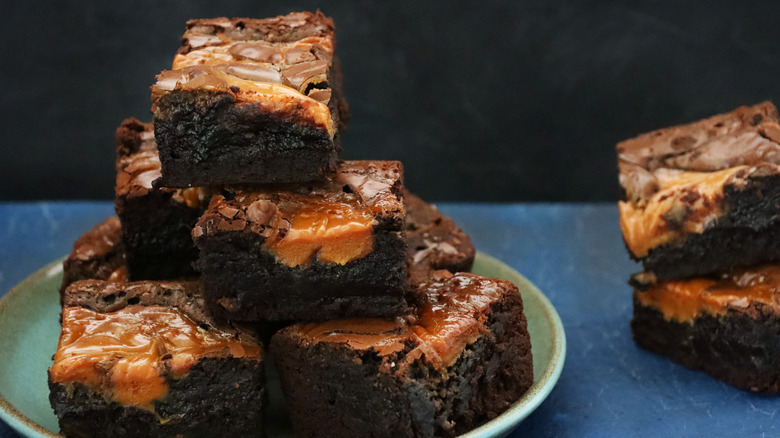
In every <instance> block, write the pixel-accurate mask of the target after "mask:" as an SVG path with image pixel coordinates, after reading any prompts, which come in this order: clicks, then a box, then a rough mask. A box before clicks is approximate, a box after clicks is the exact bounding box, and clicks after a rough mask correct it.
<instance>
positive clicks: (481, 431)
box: [0, 253, 566, 438]
mask: <svg viewBox="0 0 780 438" xmlns="http://www.w3.org/2000/svg"><path fill="white" fill-rule="evenodd" d="M473 271H474V272H475V273H477V274H482V275H487V276H490V277H498V278H503V279H506V280H509V281H511V282H513V283H514V284H516V285H517V287H518V288H520V292H522V294H523V302H524V305H525V313H526V317H527V318H528V331H529V332H530V334H531V344H532V349H533V355H534V383H533V386H531V388H530V389H529V390H528V392H527V393H526V394H525V395H523V397H522V398H521V399H520V400H518V401H517V402H516V403H515V404H514V405H512V407H511V408H510V409H509V410H507V411H506V412H504V413H503V414H502V415H500V416H499V417H498V418H496V419H494V420H493V421H490V422H489V423H486V424H484V425H483V426H481V427H479V428H477V429H475V430H473V431H471V432H469V433H467V434H466V435H464V437H470V438H476V437H480V438H487V437H504V436H506V435H508V434H509V433H510V432H511V431H512V429H514V428H515V427H516V426H517V425H518V424H520V422H521V421H522V420H523V419H524V418H525V417H527V416H528V414H530V413H531V412H533V410H534V409H536V407H537V406H539V404H541V403H542V401H543V400H544V399H545V398H546V397H547V395H548V394H549V393H550V391H552V388H553V386H555V383H556V382H557V381H558V377H559V376H560V374H561V370H562V369H563V362H564V358H565V355H566V338H565V335H564V333H563V325H562V324H561V319H560V317H559V316H558V313H557V312H556V311H555V309H554V308H553V306H552V304H550V301H548V300H547V297H545V296H544V294H542V293H541V292H540V291H539V289H537V288H536V286H534V285H533V284H532V283H531V282H530V281H528V280H526V278H525V277H523V276H522V275H520V274H519V273H518V272H517V271H515V270H514V269H512V268H510V267H509V266H507V265H505V264H504V263H502V262H501V261H499V260H497V259H495V258H493V257H490V256H488V255H485V254H482V253H477V259H476V261H475V263H474V269H473ZM61 279H62V262H61V261H56V262H53V263H51V264H49V265H48V266H45V267H43V268H41V269H40V270H38V271H37V272H35V273H34V274H32V275H31V276H29V277H28V278H27V279H25V280H24V281H22V282H21V283H19V284H18V285H17V286H16V287H14V288H13V289H12V290H11V291H10V292H8V293H7V294H6V295H5V296H4V297H3V299H2V300H0V351H2V354H1V355H0V418H2V419H3V420H5V421H6V422H7V423H8V424H10V425H11V427H13V428H14V429H16V430H17V431H19V433H21V434H23V435H26V436H29V437H54V436H58V435H57V434H56V433H55V432H54V431H57V430H58V426H57V418H56V417H55V416H54V413H53V412H52V410H51V408H50V407H49V388H48V386H47V374H46V370H47V368H48V367H49V365H50V364H51V357H52V355H53V354H54V351H55V350H56V348H57V339H58V337H59V332H60V326H59V322H58V320H59V312H60V308H59V294H58V292H57V290H58V289H59V285H60V281H61ZM268 377H269V382H268V392H269V395H270V397H269V400H270V406H269V409H268V415H267V417H268V421H267V427H268V432H269V433H268V436H269V437H272V438H273V437H284V436H292V433H291V431H290V429H289V424H287V423H285V422H279V420H278V419H279V418H284V416H283V415H280V414H281V410H282V409H283V408H282V407H281V394H280V393H279V386H278V382H276V381H275V380H276V379H275V373H274V372H273V370H269V373H268ZM275 419H277V420H275Z"/></svg>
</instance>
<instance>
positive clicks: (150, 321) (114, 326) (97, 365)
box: [50, 305, 260, 409]
mask: <svg viewBox="0 0 780 438" xmlns="http://www.w3.org/2000/svg"><path fill="white" fill-rule="evenodd" d="M224 355H230V356H232V357H236V358H240V357H250V358H259V357H260V347H259V346H257V345H256V344H254V343H250V342H244V341H242V340H240V339H238V338H237V337H234V336H232V335H229V334H225V333H222V332H220V331H218V330H216V329H213V328H209V329H204V328H202V327H200V326H198V325H197V324H195V323H194V322H193V321H192V320H190V319H189V318H188V317H187V316H185V315H183V314H181V313H179V312H178V311H177V310H175V309H172V308H167V307H161V306H139V305H133V306H128V307H125V308H124V309H122V310H119V311H117V312H112V313H98V312H95V311H93V310H89V309H85V308H82V307H66V308H64V309H63V313H62V333H61V335H60V341H59V345H58V347H57V352H56V354H55V355H54V364H53V365H52V367H51V369H50V373H51V379H52V381H54V382H56V383H62V384H67V383H80V384H83V385H85V386H87V387H89V388H90V389H91V390H93V391H95V392H97V393H100V394H103V395H104V396H105V397H106V399H107V400H111V401H116V402H117V403H120V404H122V405H127V406H138V407H142V408H147V409H148V408H150V407H151V405H152V404H153V403H154V402H155V401H157V400H160V399H162V398H164V397H165V396H166V394H167V393H168V384H167V381H166V376H170V378H173V379H178V378H181V377H183V376H184V375H186V374H187V373H188V372H189V369H190V367H192V366H193V365H195V364H196V363H197V362H198V361H199V360H200V359H201V358H204V357H213V356H224Z"/></svg>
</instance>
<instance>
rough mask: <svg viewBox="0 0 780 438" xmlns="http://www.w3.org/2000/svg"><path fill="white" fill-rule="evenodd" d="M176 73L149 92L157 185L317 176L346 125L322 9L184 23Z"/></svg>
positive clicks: (334, 157) (333, 157) (331, 165)
mask: <svg viewBox="0 0 780 438" xmlns="http://www.w3.org/2000/svg"><path fill="white" fill-rule="evenodd" d="M182 41H183V45H182V47H181V48H180V49H179V53H178V54H177V55H176V58H175V59H174V62H173V67H172V70H169V71H164V72H162V73H161V74H160V75H159V76H158V77H157V82H156V83H155V84H154V85H153V86H152V111H153V113H154V125H155V136H156V138H157V144H158V147H159V149H160V160H161V162H162V180H161V184H162V185H163V186H166V187H190V186H205V185H225V184H255V183H256V184H266V183H291V182H306V181H312V180H322V179H323V178H324V175H325V174H326V173H327V172H332V171H333V170H334V169H335V168H336V165H337V161H338V156H339V154H340V152H341V135H340V132H341V131H342V130H343V129H344V126H345V124H346V122H347V120H348V117H349V115H348V109H347V104H346V100H345V99H344V96H343V94H342V73H341V65H340V62H339V60H338V58H336V57H334V49H335V37H334V26H333V20H331V19H330V18H328V17H326V16H324V15H323V14H322V13H320V12H317V13H314V14H313V13H310V12H298V13H292V14H288V15H285V16H279V17H273V18H266V19H249V18H233V19H228V18H213V19H204V20H190V21H188V22H187V30H186V32H185V34H184V37H183V39H182Z"/></svg>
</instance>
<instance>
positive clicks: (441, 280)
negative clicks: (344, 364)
mask: <svg viewBox="0 0 780 438" xmlns="http://www.w3.org/2000/svg"><path fill="white" fill-rule="evenodd" d="M420 290H422V291H423V292H422V295H421V296H420V297H419V299H420V305H419V311H418V316H417V319H416V320H415V321H408V320H403V319H398V320H396V321H384V320H381V319H371V318H365V319H345V320H336V321H328V322H324V323H312V324H306V325H301V326H299V330H300V333H301V335H302V336H304V337H305V338H307V339H309V340H310V341H311V342H314V343H317V342H331V343H343V344H348V345H349V346H350V347H351V348H354V349H358V350H369V349H372V350H374V351H375V352H376V353H377V354H378V355H380V356H388V355H391V354H394V353H398V352H402V351H404V350H406V349H408V348H411V349H410V350H409V351H408V352H407V354H406V355H405V358H404V361H405V363H408V362H410V361H413V360H416V359H417V358H420V357H422V358H424V360H426V361H428V362H430V363H432V364H434V365H435V366H436V367H438V368H439V369H443V368H446V367H447V366H450V365H452V364H453V363H454V362H455V360H457V358H458V357H459V356H460V354H461V352H463V350H464V349H465V348H466V346H468V345H470V344H472V343H474V342H475V341H476V340H477V339H479V337H480V336H482V335H483V334H484V333H486V332H487V330H488V329H487V326H486V325H485V323H486V322H487V317H486V311H487V309H488V308H489V307H490V305H491V304H493V303H495V302H496V301H498V300H500V299H501V297H502V296H503V295H504V294H506V293H518V292H517V290H516V288H515V287H514V286H512V285H511V283H509V282H505V281H503V280H496V279H492V278H487V277H481V276H478V275H473V274H464V273H460V274H451V273H449V272H447V271H436V272H435V273H434V275H433V280H431V281H430V282H428V283H425V284H424V285H423V286H421V288H420ZM408 346H410V347H408Z"/></svg>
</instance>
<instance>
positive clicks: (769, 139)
mask: <svg viewBox="0 0 780 438" xmlns="http://www.w3.org/2000/svg"><path fill="white" fill-rule="evenodd" d="M778 122H779V119H778V113H777V109H776V108H775V106H774V105H772V104H771V103H769V102H764V103H761V104H758V105H755V106H752V107H740V108H737V109H736V110H734V111H732V112H730V113H727V114H722V115H717V116H714V117H710V118H708V119H705V120H701V121H698V122H695V123H691V124H688V125H682V126H676V127H672V128H667V129H661V130H658V131H653V132H650V133H647V134H643V135H640V136H638V137H636V138H633V139H630V140H626V141H623V142H621V143H619V144H618V146H617V150H618V160H619V166H620V184H621V186H622V187H623V189H624V191H625V194H626V199H625V200H624V201H622V202H621V203H620V225H621V228H622V230H623V237H624V240H625V242H626V247H627V248H628V251H629V253H630V254H631V257H632V258H634V259H635V260H638V261H641V262H642V264H643V267H644V271H643V272H641V273H638V274H635V275H634V276H632V278H631V281H630V283H631V284H632V285H633V286H634V288H635V289H634V318H633V321H632V323H631V327H632V330H633V333H634V338H635V340H636V342H637V343H638V344H639V345H640V346H642V347H644V348H646V349H647V350H649V351H652V352H655V353H658V354H662V355H666V356H669V357H671V358H672V359H673V360H675V361H677V362H679V363H681V364H683V365H686V366H688V367H690V368H693V369H697V370H702V371H704V372H706V373H708V374H710V375H712V376H713V377H715V378H718V379H721V380H723V381H725V382H727V383H730V384H732V385H734V386H737V387H739V388H742V389H747V390H751V391H758V392H771V393H777V392H780V336H778V333H780V265H778V263H780V124H778Z"/></svg>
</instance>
